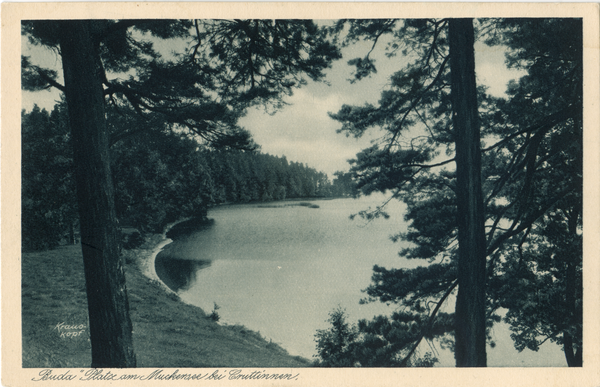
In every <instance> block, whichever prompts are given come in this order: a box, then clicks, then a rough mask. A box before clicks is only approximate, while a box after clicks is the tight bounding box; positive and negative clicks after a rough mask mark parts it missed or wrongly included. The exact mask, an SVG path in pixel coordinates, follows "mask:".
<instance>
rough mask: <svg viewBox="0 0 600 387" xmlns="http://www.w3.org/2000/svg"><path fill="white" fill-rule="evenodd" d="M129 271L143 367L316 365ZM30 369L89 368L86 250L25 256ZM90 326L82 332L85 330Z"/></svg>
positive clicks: (139, 254) (146, 249) (133, 268)
mask: <svg viewBox="0 0 600 387" xmlns="http://www.w3.org/2000/svg"><path fill="white" fill-rule="evenodd" d="M158 241H159V238H158V237H157V238H154V239H152V240H151V241H149V242H147V243H146V244H144V245H143V246H142V247H141V248H140V249H137V250H133V251H130V252H127V254H130V256H129V257H128V261H129V262H131V263H129V264H127V265H126V276H127V288H128V294H129V304H130V310H131V319H132V322H133V340H134V347H135V351H136V355H137V362H138V367H306V366H308V365H309V361H308V360H306V359H302V358H300V357H293V356H290V355H289V354H288V353H287V352H286V351H285V350H284V349H282V348H281V347H279V346H278V345H276V344H273V343H270V342H269V341H267V340H265V339H264V338H262V337H261V336H260V335H259V334H258V333H256V332H252V331H249V330H248V329H246V328H244V327H242V326H221V325H219V324H217V323H216V322H214V321H212V320H211V319H210V318H209V317H208V316H207V314H206V313H204V311H202V310H201V309H200V308H197V307H195V306H191V305H188V304H185V303H183V302H181V301H180V300H179V298H178V297H177V295H175V294H173V293H169V292H167V291H165V289H164V288H163V287H162V286H161V285H160V284H159V283H157V282H155V281H152V280H150V279H148V278H147V277H146V276H144V275H143V274H142V272H141V270H140V268H139V267H138V265H137V262H139V260H140V258H143V257H146V256H148V255H149V254H150V253H151V252H152V250H153V248H154V246H156V243H157V242H158ZM22 307H23V310H22V317H23V323H22V326H23V333H22V337H23V367H53V368H54V367H89V366H90V364H91V347H90V342H89V329H88V317H87V301H86V294H85V280H84V276H83V261H82V257H81V246H62V247H59V248H57V249H55V250H49V251H43V252H35V253H23V254H22ZM82 326H83V327H82Z"/></svg>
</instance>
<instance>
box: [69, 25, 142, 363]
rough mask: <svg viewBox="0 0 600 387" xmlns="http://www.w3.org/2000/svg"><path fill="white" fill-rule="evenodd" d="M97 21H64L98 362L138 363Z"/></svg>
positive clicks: (94, 350)
mask: <svg viewBox="0 0 600 387" xmlns="http://www.w3.org/2000/svg"><path fill="white" fill-rule="evenodd" d="M92 23H93V22H92V21H85V20H75V21H63V22H61V23H60V49H61V56H62V63H63V70H64V78H65V95H66V100H67V106H68V115H69V122H70V126H71V134H72V139H73V147H74V154H73V158H74V162H75V166H76V176H75V179H76V184H77V200H78V204H79V217H80V226H81V246H82V252H83V262H84V270H85V280H86V290H87V298H88V309H89V319H90V321H89V324H90V325H89V326H90V335H91V344H92V367H118V368H123V367H135V365H136V361H135V355H134V352H133V342H132V326H131V319H130V317H129V303H128V300H127V290H126V287H125V273H124V271H123V262H122V260H121V258H120V251H119V243H120V234H119V231H118V228H117V221H116V215H115V208H114V197H113V186H112V179H111V174H110V163H109V148H108V138H107V130H106V119H105V107H104V96H103V88H102V79H103V78H102V74H103V72H102V66H101V63H100V57H99V55H98V52H97V51H96V46H95V44H94V42H93V39H92V31H91V27H92Z"/></svg>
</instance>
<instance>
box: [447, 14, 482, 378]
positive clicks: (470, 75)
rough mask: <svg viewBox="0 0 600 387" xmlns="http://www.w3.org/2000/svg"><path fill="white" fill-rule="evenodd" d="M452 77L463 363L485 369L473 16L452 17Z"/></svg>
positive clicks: (458, 349) (459, 360)
mask: <svg viewBox="0 0 600 387" xmlns="http://www.w3.org/2000/svg"><path fill="white" fill-rule="evenodd" d="M448 41H449V45H450V73H451V74H450V76H451V78H450V79H451V81H450V82H451V90H452V91H451V95H452V110H453V116H452V121H453V124H454V133H455V141H456V180H457V188H456V196H457V206H458V296H457V300H456V314H455V315H456V321H455V324H456V327H455V329H456V336H455V338H456V344H455V357H456V366H457V367H485V366H486V364H487V360H486V349H485V345H486V335H485V264H486V249H485V228H484V227H485V224H484V222H485V218H484V207H483V194H482V191H481V145H480V137H479V136H480V134H479V114H478V110H477V88H476V83H475V54H474V48H473V44H474V32H473V20H472V19H451V20H450V22H449V31H448Z"/></svg>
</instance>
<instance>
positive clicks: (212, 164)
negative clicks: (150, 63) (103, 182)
mask: <svg viewBox="0 0 600 387" xmlns="http://www.w3.org/2000/svg"><path fill="white" fill-rule="evenodd" d="M65 110H66V108H65V107H64V105H62V104H57V105H56V106H55V107H54V109H53V110H52V112H50V113H49V112H47V111H46V110H43V109H40V108H39V107H37V106H35V107H34V108H33V110H32V111H31V112H29V113H26V112H24V111H23V113H22V154H23V156H22V246H23V248H24V249H38V250H39V249H46V248H51V247H54V246H56V245H58V244H60V243H64V242H67V241H73V240H74V238H75V235H76V233H77V229H78V212H77V204H76V203H77V201H76V198H75V182H74V167H75V166H74V165H73V158H72V145H71V143H70V141H71V139H70V135H69V129H68V126H67V124H66V122H67V121H66V112H65ZM109 123H110V125H109V127H110V130H111V167H112V172H113V184H114V187H115V204H116V211H117V218H118V219H119V222H120V225H121V226H122V227H124V226H130V227H134V228H136V229H138V230H140V231H141V232H160V231H161V230H162V229H163V228H164V227H165V226H166V225H167V224H168V223H171V222H174V221H176V220H178V219H181V218H184V217H203V216H205V215H206V212H207V210H208V209H209V208H210V207H211V206H215V205H218V204H222V203H248V202H256V201H263V202H264V201H271V200H284V199H293V198H317V197H340V196H348V195H351V194H352V184H351V179H350V178H349V176H348V175H346V174H344V173H336V177H335V178H334V179H333V181H330V180H329V179H328V177H327V175H326V174H325V173H323V172H319V171H317V170H315V169H313V168H309V167H308V166H306V165H304V164H301V163H296V162H288V161H287V159H286V158H285V157H276V156H272V155H268V154H263V153H260V152H257V151H243V150H235V149H231V148H229V147H223V148H218V149H212V148H210V149H209V148H207V147H205V146H203V145H201V144H200V143H199V142H198V141H197V140H196V139H195V138H193V137H190V136H189V134H185V133H182V132H180V131H177V130H174V129H173V128H172V127H168V126H166V125H164V124H160V123H156V122H151V121H144V122H140V121H139V120H137V119H136V118H135V117H133V116H127V115H122V114H118V113H116V112H111V114H110V115H109Z"/></svg>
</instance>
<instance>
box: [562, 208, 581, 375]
mask: <svg viewBox="0 0 600 387" xmlns="http://www.w3.org/2000/svg"><path fill="white" fill-rule="evenodd" d="M579 213H580V212H579V209H578V208H573V210H572V211H570V212H569V213H568V215H567V219H568V227H569V229H568V232H569V234H570V235H569V236H570V239H571V240H576V239H577V223H578V220H579ZM569 250H570V251H569V252H567V254H569V253H570V256H569V258H570V259H569V260H568V261H567V273H566V274H567V278H566V280H567V281H566V282H567V283H566V290H565V292H566V294H565V298H566V304H567V307H568V308H570V312H571V321H572V325H574V326H575V336H576V337H575V338H574V337H573V333H572V332H567V331H563V351H564V353H565V357H566V359H567V365H568V366H569V367H582V366H583V353H582V351H581V341H580V340H575V339H576V338H579V337H581V328H580V327H581V323H582V319H583V316H581V313H579V311H578V308H577V307H576V306H575V303H576V301H577V298H578V293H579V294H581V288H579V289H578V286H577V282H578V281H577V260H578V258H579V257H581V255H580V254H581V250H580V249H579V248H576V247H575V246H572V248H571V249H569Z"/></svg>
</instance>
